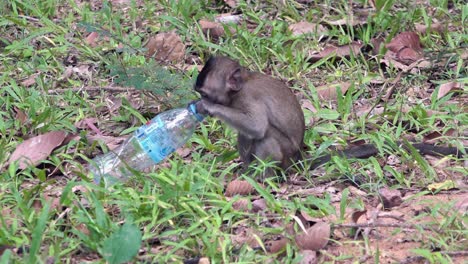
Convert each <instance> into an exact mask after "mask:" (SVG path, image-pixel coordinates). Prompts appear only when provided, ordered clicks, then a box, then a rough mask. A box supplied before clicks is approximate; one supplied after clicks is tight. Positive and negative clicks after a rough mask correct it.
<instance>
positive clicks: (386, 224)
mask: <svg viewBox="0 0 468 264" xmlns="http://www.w3.org/2000/svg"><path fill="white" fill-rule="evenodd" d="M334 226H335V227H336V228H372V227H393V228H405V229H414V230H416V229H423V230H428V231H437V230H436V229H433V228H430V227H428V226H418V225H413V224H398V223H367V224H336V225H334Z"/></svg>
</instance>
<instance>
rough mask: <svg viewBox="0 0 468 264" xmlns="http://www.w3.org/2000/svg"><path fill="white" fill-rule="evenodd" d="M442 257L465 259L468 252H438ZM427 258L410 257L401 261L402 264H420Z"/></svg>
mask: <svg viewBox="0 0 468 264" xmlns="http://www.w3.org/2000/svg"><path fill="white" fill-rule="evenodd" d="M438 253H440V254H442V255H448V256H451V257H463V256H468V251H440V252H438ZM424 259H425V257H423V256H414V257H408V258H407V259H405V260H403V261H400V264H409V263H413V262H420V261H421V260H424Z"/></svg>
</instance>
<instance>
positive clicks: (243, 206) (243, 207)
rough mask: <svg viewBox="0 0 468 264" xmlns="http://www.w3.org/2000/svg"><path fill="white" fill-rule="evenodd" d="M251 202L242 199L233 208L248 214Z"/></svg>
mask: <svg viewBox="0 0 468 264" xmlns="http://www.w3.org/2000/svg"><path fill="white" fill-rule="evenodd" d="M249 203H250V200H249V199H247V198H241V199H238V200H237V201H235V202H234V203H233V204H232V208H234V210H237V211H242V212H247V211H248V210H249Z"/></svg>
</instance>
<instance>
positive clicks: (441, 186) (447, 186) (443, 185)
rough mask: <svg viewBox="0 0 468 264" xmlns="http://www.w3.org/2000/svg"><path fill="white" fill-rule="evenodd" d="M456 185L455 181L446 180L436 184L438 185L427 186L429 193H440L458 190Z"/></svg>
mask: <svg viewBox="0 0 468 264" xmlns="http://www.w3.org/2000/svg"><path fill="white" fill-rule="evenodd" d="M456 187H457V186H456V184H455V182H454V181H452V180H446V181H443V182H436V183H432V184H429V185H428V186H427V189H428V190H429V191H433V192H434V191H439V190H445V191H447V190H451V189H454V188H456Z"/></svg>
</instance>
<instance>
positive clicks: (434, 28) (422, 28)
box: [414, 22, 445, 34]
mask: <svg viewBox="0 0 468 264" xmlns="http://www.w3.org/2000/svg"><path fill="white" fill-rule="evenodd" d="M414 27H415V28H416V31H417V32H418V33H421V34H426V33H428V32H439V33H440V32H442V31H443V30H444V28H445V26H444V25H442V23H439V22H435V23H431V26H430V27H428V26H427V25H425V24H419V23H418V24H415V25H414Z"/></svg>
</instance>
